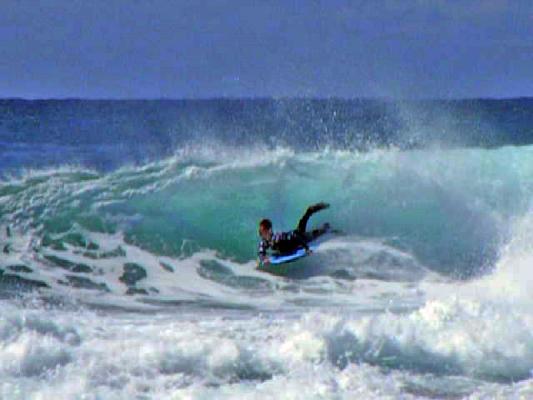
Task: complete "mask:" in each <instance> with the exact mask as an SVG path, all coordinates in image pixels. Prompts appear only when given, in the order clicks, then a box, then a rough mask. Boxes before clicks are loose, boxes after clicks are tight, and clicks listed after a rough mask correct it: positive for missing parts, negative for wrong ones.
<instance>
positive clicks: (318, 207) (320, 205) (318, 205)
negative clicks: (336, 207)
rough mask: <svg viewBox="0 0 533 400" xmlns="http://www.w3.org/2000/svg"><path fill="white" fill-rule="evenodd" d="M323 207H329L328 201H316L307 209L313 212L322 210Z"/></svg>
mask: <svg viewBox="0 0 533 400" xmlns="http://www.w3.org/2000/svg"><path fill="white" fill-rule="evenodd" d="M325 208H329V203H324V202H323V201H321V202H320V203H316V204H313V205H312V206H309V208H308V210H309V211H310V212H313V213H315V212H317V211H320V210H324V209H325Z"/></svg>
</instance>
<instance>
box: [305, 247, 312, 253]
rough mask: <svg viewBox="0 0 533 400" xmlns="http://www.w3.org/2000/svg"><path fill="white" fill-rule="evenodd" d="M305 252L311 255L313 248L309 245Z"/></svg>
mask: <svg viewBox="0 0 533 400" xmlns="http://www.w3.org/2000/svg"><path fill="white" fill-rule="evenodd" d="M305 254H307V255H309V254H313V250H311V249H310V248H309V247H308V248H307V249H305Z"/></svg>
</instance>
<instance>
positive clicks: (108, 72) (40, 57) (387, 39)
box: [0, 0, 533, 98]
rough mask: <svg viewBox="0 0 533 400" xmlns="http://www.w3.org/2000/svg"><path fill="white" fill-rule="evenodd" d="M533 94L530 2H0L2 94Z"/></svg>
mask: <svg viewBox="0 0 533 400" xmlns="http://www.w3.org/2000/svg"><path fill="white" fill-rule="evenodd" d="M215 96H230V97H237V96H239V97H240V96H245V97H253V96H275V97H280V96H318V97H330V96H339V97H361V96H364V97H369V96H370V97H373V96H380V97H382V96H387V97H512V96H533V0H508V1H506V0H479V1H470V0H448V1H445V0H396V1H393V0H366V1H363V0H361V1H341V0H324V1H319V0H275V1H274V0H273V1H268V0H211V1H209V0H204V1H202V0H0V97H27V98H50V97H90V98H95V97H96V98H145V97H149V98H159V97H170V98H183V97H187V98H203V97H215Z"/></svg>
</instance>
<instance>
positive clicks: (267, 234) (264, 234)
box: [259, 218, 272, 240]
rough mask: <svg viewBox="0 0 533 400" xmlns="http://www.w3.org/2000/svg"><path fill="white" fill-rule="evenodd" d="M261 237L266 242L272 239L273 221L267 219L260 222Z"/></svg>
mask: <svg viewBox="0 0 533 400" xmlns="http://www.w3.org/2000/svg"><path fill="white" fill-rule="evenodd" d="M259 236H261V238H263V239H266V240H270V239H272V221H270V220H269V219H266V218H265V219H262V220H261V222H259Z"/></svg>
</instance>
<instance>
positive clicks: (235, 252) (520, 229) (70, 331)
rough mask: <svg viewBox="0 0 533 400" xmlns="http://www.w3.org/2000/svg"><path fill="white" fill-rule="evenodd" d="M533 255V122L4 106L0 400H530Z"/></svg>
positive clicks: (375, 109)
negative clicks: (280, 246) (322, 233)
mask: <svg viewBox="0 0 533 400" xmlns="http://www.w3.org/2000/svg"><path fill="white" fill-rule="evenodd" d="M317 201H327V202H329V203H331V208H330V209H328V210H325V211H322V212H320V213H319V214H316V215H315V216H313V217H312V219H311V221H310V225H311V226H313V225H318V224H321V223H323V222H326V221H328V222H330V223H331V224H332V226H333V227H334V228H336V229H337V230H339V231H340V233H337V234H334V235H331V236H330V237H328V238H327V240H325V241H324V242H323V243H322V244H321V245H320V247H319V249H318V250H317V251H316V252H315V253H314V254H313V255H312V256H310V257H307V258H305V259H303V260H301V261H299V262H296V263H293V264H290V266H289V267H287V269H286V270H285V271H284V272H283V273H282V274H280V275H271V274H267V273H263V272H260V271H257V270H256V269H255V258H256V250H257V243H258V237H257V223H258V221H259V220H260V219H261V218H264V217H270V218H271V219H272V220H273V222H274V228H275V229H278V230H286V229H292V228H293V227H294V226H295V225H296V223H297V221H298V219H299V217H300V215H301V214H302V213H303V212H304V211H305V209H306V207H307V206H308V205H309V204H311V203H314V202H317ZM532 238H533V100H532V99H511V100H454V101H452V100H449V101H396V102H395V101H386V100H364V99H362V100H341V99H329V100H307V99H257V100H238V99H236V100H216V99H213V100H203V101H200V100H197V101H192V100H180V101H172V100H157V101H156V100H153V101H87V100H64V101H57V100H41V101H24V100H17V99H12V100H0V399H21V400H22V399H24V400H26V399H302V400H304V399H305V400H309V399H463V398H466V399H533V239H532Z"/></svg>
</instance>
